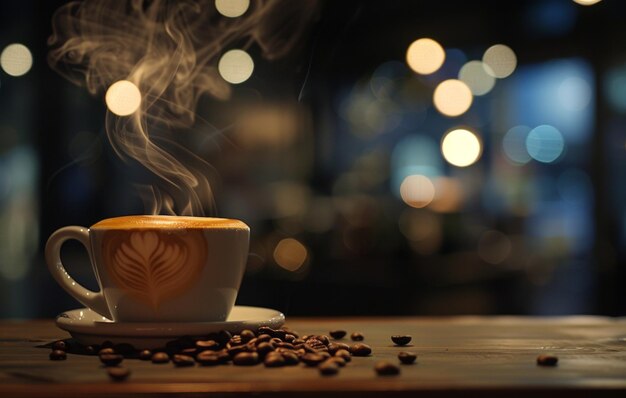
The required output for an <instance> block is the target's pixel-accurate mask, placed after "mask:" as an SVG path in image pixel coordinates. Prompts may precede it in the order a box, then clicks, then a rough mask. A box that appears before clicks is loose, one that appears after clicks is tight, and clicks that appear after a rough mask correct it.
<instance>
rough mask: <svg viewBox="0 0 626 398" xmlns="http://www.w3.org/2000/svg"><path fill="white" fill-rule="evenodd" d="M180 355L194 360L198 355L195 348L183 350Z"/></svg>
mask: <svg viewBox="0 0 626 398" xmlns="http://www.w3.org/2000/svg"><path fill="white" fill-rule="evenodd" d="M180 355H187V356H189V357H192V358H195V357H196V355H198V350H197V349H196V348H185V349H184V350H181V351H180Z"/></svg>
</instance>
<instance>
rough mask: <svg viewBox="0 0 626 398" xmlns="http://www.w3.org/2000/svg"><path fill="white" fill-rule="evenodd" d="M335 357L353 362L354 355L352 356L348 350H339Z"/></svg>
mask: <svg viewBox="0 0 626 398" xmlns="http://www.w3.org/2000/svg"><path fill="white" fill-rule="evenodd" d="M335 356H336V357H338V358H342V359H343V360H344V361H346V362H350V361H351V360H352V355H350V352H349V351H348V350H344V349H343V348H342V349H340V350H337V352H335Z"/></svg>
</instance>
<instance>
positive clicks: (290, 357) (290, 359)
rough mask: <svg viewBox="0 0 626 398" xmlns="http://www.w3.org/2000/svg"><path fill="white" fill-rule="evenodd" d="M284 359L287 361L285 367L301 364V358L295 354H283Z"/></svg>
mask: <svg viewBox="0 0 626 398" xmlns="http://www.w3.org/2000/svg"><path fill="white" fill-rule="evenodd" d="M281 355H282V356H283V359H284V360H285V365H287V366H292V365H297V364H299V363H300V358H298V355H297V354H296V353H294V352H283V353H281Z"/></svg>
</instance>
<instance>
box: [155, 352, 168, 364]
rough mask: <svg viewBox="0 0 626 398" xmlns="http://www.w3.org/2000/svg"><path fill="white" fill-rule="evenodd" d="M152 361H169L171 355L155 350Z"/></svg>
mask: <svg viewBox="0 0 626 398" xmlns="http://www.w3.org/2000/svg"><path fill="white" fill-rule="evenodd" d="M151 361H152V363H168V362H169V361H170V357H169V355H167V354H166V353H164V352H155V353H154V355H152V358H151Z"/></svg>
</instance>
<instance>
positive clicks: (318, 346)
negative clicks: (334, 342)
mask: <svg viewBox="0 0 626 398" xmlns="http://www.w3.org/2000/svg"><path fill="white" fill-rule="evenodd" d="M307 347H309V348H307ZM304 349H305V350H313V351H312V352H317V351H328V347H326V345H325V344H324V343H322V342H321V341H320V340H318V339H316V338H310V339H308V340H307V341H306V343H304Z"/></svg>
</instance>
